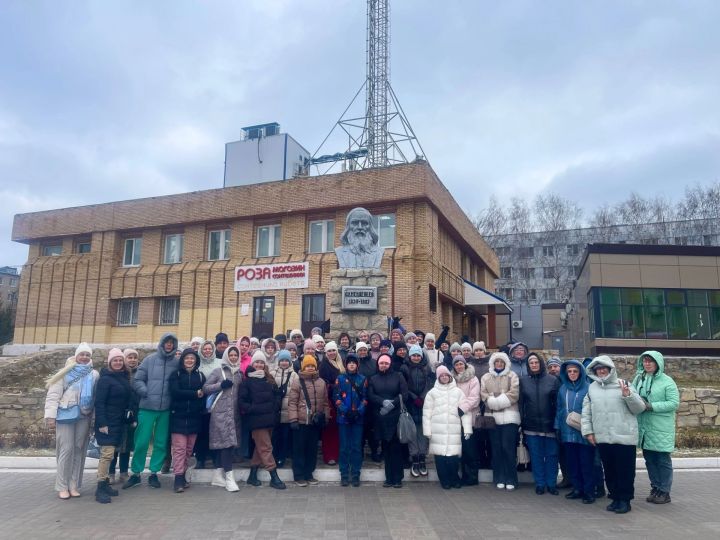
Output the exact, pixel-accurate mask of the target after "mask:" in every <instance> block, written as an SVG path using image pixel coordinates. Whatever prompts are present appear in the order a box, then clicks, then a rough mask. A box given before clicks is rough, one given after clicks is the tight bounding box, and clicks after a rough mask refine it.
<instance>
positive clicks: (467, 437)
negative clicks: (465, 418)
mask: <svg viewBox="0 0 720 540" xmlns="http://www.w3.org/2000/svg"><path fill="white" fill-rule="evenodd" d="M464 437H465V440H466V441H469V440H470V437H472V434H471V433H466V434H465V435H464Z"/></svg>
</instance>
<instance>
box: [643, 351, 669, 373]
mask: <svg viewBox="0 0 720 540" xmlns="http://www.w3.org/2000/svg"><path fill="white" fill-rule="evenodd" d="M643 356H649V357H651V358H652V359H653V360H655V363H656V364H657V366H658V369H657V372H656V373H655V375H662V374H663V373H665V358H663V355H662V354H660V353H659V352H657V351H645V352H644V353H642V354H641V355H640V356H638V359H637V374H638V375H644V374H645V368H644V367H643V363H642V359H643ZM653 376H654V375H653Z"/></svg>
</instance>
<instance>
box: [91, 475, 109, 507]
mask: <svg viewBox="0 0 720 540" xmlns="http://www.w3.org/2000/svg"><path fill="white" fill-rule="evenodd" d="M106 485H107V480H100V481H98V483H97V488H95V500H96V501H97V502H99V503H100V504H107V503H111V502H112V499H111V498H110V495H108V493H107V491H106V490H105V486H106Z"/></svg>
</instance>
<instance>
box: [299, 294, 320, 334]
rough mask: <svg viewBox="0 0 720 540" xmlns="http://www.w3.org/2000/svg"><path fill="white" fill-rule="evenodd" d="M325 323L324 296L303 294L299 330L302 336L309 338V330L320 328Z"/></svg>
mask: <svg viewBox="0 0 720 540" xmlns="http://www.w3.org/2000/svg"><path fill="white" fill-rule="evenodd" d="M324 322H325V295H324V294H304V295H303V297H302V321H301V325H300V329H301V330H302V333H303V336H308V337H309V336H310V330H312V329H313V328H315V327H316V326H322V324H323V323H324Z"/></svg>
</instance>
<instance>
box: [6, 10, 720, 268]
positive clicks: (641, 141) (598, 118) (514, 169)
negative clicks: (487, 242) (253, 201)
mask: <svg viewBox="0 0 720 540" xmlns="http://www.w3.org/2000/svg"><path fill="white" fill-rule="evenodd" d="M718 20H720V2H717V1H714V0H705V1H703V0H697V1H695V0H686V1H684V2H677V1H662V0H647V1H643V0H584V1H583V2H575V1H572V0H562V1H561V0H543V1H542V2H538V1H536V0H527V1H521V0H503V1H500V0H495V1H489V0H450V1H448V2H444V3H441V2H437V1H431V0H391V21H392V22H391V35H392V43H391V81H392V86H393V89H394V91H395V93H396V94H397V96H398V98H399V100H400V102H401V104H402V106H403V108H404V110H405V113H406V114H407V117H408V119H409V121H410V123H411V124H412V126H413V129H414V131H415V133H416V135H417V137H418V139H419V140H420V143H421V144H422V147H423V149H424V151H425V154H426V157H427V159H428V160H429V162H430V164H431V165H432V167H433V168H434V170H435V171H436V172H437V174H438V176H439V177H440V178H441V180H442V181H443V182H444V184H445V185H446V186H447V187H448V189H449V190H450V191H451V193H452V194H453V195H454V196H455V197H456V199H458V200H459V201H461V206H462V207H463V209H464V210H466V211H467V212H468V213H469V214H474V213H475V212H477V211H478V210H479V209H481V208H482V207H483V206H484V205H485V204H486V202H487V200H488V198H489V196H490V195H495V196H497V197H498V200H499V201H500V202H501V203H502V202H503V201H506V200H509V199H510V198H511V197H513V196H521V197H532V196H534V195H535V194H537V193H540V192H555V193H559V194H561V195H564V196H566V197H568V198H571V199H573V200H576V201H577V202H578V203H580V204H581V205H582V206H583V207H584V208H586V209H587V210H588V211H591V210H592V208H594V207H595V206H596V205H598V204H600V203H605V202H607V203H614V202H617V201H619V200H621V199H623V198H625V197H626V196H627V195H628V194H629V193H630V192H631V191H636V192H638V193H640V194H642V195H664V196H667V197H670V198H673V197H676V196H680V195H681V194H682V193H683V191H684V188H685V186H686V185H695V184H699V185H707V184H709V183H711V182H714V181H716V180H718V179H720V107H718V96H720V32H718V31H717V28H716V27H717V21H718ZM365 25H366V2H365V1H364V0H212V1H209V2H199V1H183V0H154V1H153V2H147V1H141V0H123V1H120V2H98V1H82V0H73V1H65V2H57V1H53V0H48V1H39V0H4V1H3V2H0V197H1V199H0V200H1V201H2V205H1V209H0V255H1V256H0V266H3V265H22V264H23V263H24V262H25V260H26V258H27V246H24V245H22V244H18V243H14V242H12V241H11V240H10V237H11V231H12V221H13V216H14V215H15V214H17V213H24V212H33V211H38V210H46V209H52V208H63V207H69V206H80V205H84V204H93V203H102V202H109V201H115V200H124V199H134V198H140V197H148V196H155V195H166V194H171V193H180V192H186V191H195V190H202V189H210V188H217V187H221V186H222V182H223V160H224V144H225V143H226V142H228V141H234V140H238V139H239V138H240V128H241V127H242V126H247V125H252V124H258V123H265V122H273V121H276V122H279V123H280V124H281V126H282V129H283V131H286V132H287V133H289V134H291V135H292V136H293V137H294V138H295V139H296V140H298V141H299V142H300V143H301V144H303V145H304V146H305V147H306V148H307V149H308V150H310V151H311V152H313V151H314V150H315V149H316V148H317V147H318V146H319V145H320V143H321V141H322V140H323V138H324V137H325V136H326V135H327V133H328V132H329V131H330V129H331V128H332V127H333V125H334V124H335V122H336V120H337V119H338V117H339V116H340V114H341V113H342V111H343V110H344V109H345V107H346V106H347V105H348V103H349V102H350V100H351V99H352V97H353V95H355V93H356V92H357V90H358V89H359V88H360V86H361V84H362V83H363V81H364V79H365ZM323 150H325V149H324V148H323ZM341 150H343V149H342V148H337V149H335V148H328V149H327V153H332V152H336V151H341ZM322 153H326V152H322ZM99 225H101V224H99Z"/></svg>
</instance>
